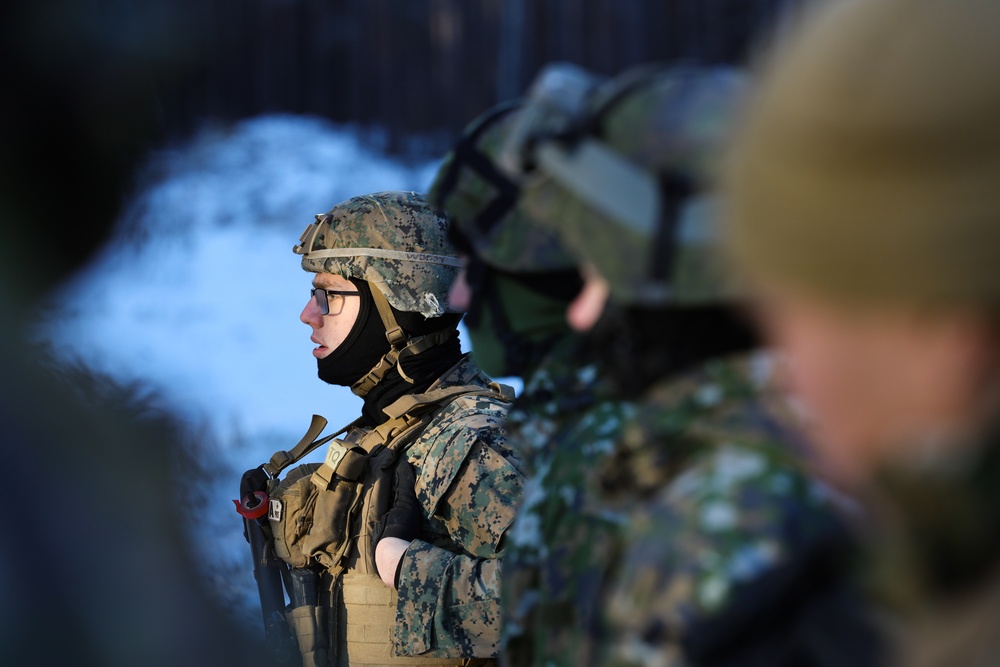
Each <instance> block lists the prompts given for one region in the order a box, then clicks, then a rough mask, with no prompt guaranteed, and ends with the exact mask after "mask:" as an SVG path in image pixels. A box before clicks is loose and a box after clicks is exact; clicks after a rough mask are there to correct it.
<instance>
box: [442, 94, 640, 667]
mask: <svg viewBox="0 0 1000 667" xmlns="http://www.w3.org/2000/svg"><path fill="white" fill-rule="evenodd" d="M522 113H523V112H522V110H521V109H520V108H519V107H515V106H513V105H502V106H501V107H499V108H497V109H495V110H493V111H492V112H490V113H487V114H486V115H484V116H483V117H482V118H480V119H479V120H477V121H475V122H473V123H472V124H471V125H470V126H469V128H468V129H467V130H466V134H465V136H464V137H463V138H462V140H461V141H460V142H459V144H458V145H457V146H456V147H455V149H454V150H453V151H452V153H451V154H450V155H449V158H448V159H447V160H446V162H445V165H444V167H443V168H442V169H441V171H440V172H439V174H438V177H437V179H436V181H435V184H434V187H433V188H432V192H431V198H432V200H434V201H435V203H437V204H438V205H439V206H440V207H441V208H443V210H445V211H446V212H447V214H448V216H449V218H450V221H451V233H452V236H453V237H455V238H456V239H457V244H458V245H459V247H460V248H462V249H463V251H464V253H465V256H466V273H465V275H464V276H463V277H462V278H461V279H460V281H459V283H458V284H457V285H456V287H455V288H454V289H453V290H452V297H453V298H456V297H457V299H456V300H457V301H458V302H460V303H463V304H464V303H468V304H469V308H470V317H469V318H467V320H466V321H467V324H468V326H469V330H470V334H471V336H472V341H473V354H474V355H476V356H477V358H479V357H484V362H485V363H487V364H488V365H489V367H490V368H491V370H493V371H494V372H496V373H500V374H504V375H510V374H518V375H521V376H523V378H524V381H525V384H524V390H523V392H522V393H521V395H520V396H519V397H518V399H517V401H516V402H515V404H514V406H513V407H512V408H511V410H510V413H509V415H508V419H507V424H506V429H507V434H508V435H507V437H508V443H510V445H511V446H512V447H516V448H517V449H518V451H520V452H523V454H524V470H525V474H526V477H527V481H526V486H525V497H524V503H523V505H522V506H521V508H520V510H519V512H518V518H517V520H516V522H515V524H514V527H513V528H512V529H511V530H510V531H509V532H508V536H507V552H506V556H505V558H504V578H503V629H502V632H503V639H502V642H503V648H502V651H501V658H502V661H503V663H504V664H506V665H532V664H538V665H541V664H551V665H567V666H569V665H583V664H586V661H587V658H588V655H590V654H592V652H593V651H592V649H593V648H594V644H593V641H594V638H595V634H594V631H595V620H596V618H597V611H598V610H597V607H596V602H597V601H596V600H595V599H594V598H593V597H592V596H591V588H590V586H589V582H590V581H591V580H592V579H593V578H594V577H595V575H598V576H599V574H600V572H601V571H602V570H603V569H604V567H605V561H606V554H603V553H601V552H600V548H601V545H611V544H614V543H615V539H616V538H615V535H616V534H617V531H618V530H619V528H620V522H619V521H618V519H617V518H616V517H614V516H610V515H608V513H606V512H605V511H604V508H602V507H601V506H600V505H599V504H597V503H595V502H594V500H595V498H594V497H593V496H592V495H590V489H591V488H592V484H591V483H590V476H591V471H592V470H593V468H594V466H595V465H596V464H597V463H599V462H600V461H601V460H602V459H603V458H604V457H606V456H607V455H608V454H609V452H610V447H609V444H610V443H611V442H612V441H613V440H614V438H615V436H616V434H617V429H618V426H619V425H620V424H621V423H622V422H623V421H624V416H625V414H626V412H627V409H628V408H627V406H626V405H625V404H624V403H623V402H621V401H618V400H612V399H611V396H610V392H609V391H608V388H607V387H606V386H605V385H604V384H602V383H600V382H598V381H597V380H598V377H597V372H596V368H595V366H594V365H593V364H592V363H589V362H588V361H587V360H588V359H589V357H590V355H589V352H588V351H587V350H586V349H585V347H584V345H583V344H582V340H581V339H580V337H579V336H577V335H575V334H574V333H573V332H572V331H571V330H570V328H569V326H568V325H567V323H566V310H567V308H568V307H569V304H570V302H571V301H572V299H573V298H574V297H575V296H576V294H577V293H578V292H579V289H580V285H581V279H580V275H579V270H578V267H577V262H576V260H574V259H573V258H572V257H570V256H569V255H568V254H567V253H566V251H565V250H564V249H563V247H562V245H561V242H559V240H558V239H557V237H556V235H555V234H554V233H553V232H552V231H549V230H547V229H546V228H544V227H542V226H540V225H539V224H538V223H537V222H536V221H535V220H534V219H533V218H531V217H529V216H527V215H525V214H524V213H523V212H522V211H520V210H519V209H518V207H517V205H516V203H517V196H518V185H517V184H516V183H515V182H514V181H513V180H511V178H510V177H508V176H507V175H505V174H504V173H502V172H501V171H500V170H499V168H498V167H497V164H496V161H497V158H498V155H499V153H500V151H501V149H502V147H503V145H504V142H505V140H506V138H507V136H508V134H509V132H510V129H511V127H512V126H513V125H514V124H515V123H517V122H519V120H520V118H521V114H522ZM581 544H584V545H589V546H588V547H587V548H585V549H579V548H577V547H578V546H579V545H581Z"/></svg>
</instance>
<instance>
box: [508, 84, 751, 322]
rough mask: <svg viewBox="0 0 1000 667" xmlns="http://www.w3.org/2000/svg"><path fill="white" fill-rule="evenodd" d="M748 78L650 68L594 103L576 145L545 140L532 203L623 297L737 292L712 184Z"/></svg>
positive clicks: (653, 300) (530, 191) (693, 301)
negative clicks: (725, 260) (723, 249)
mask: <svg viewBox="0 0 1000 667" xmlns="http://www.w3.org/2000/svg"><path fill="white" fill-rule="evenodd" d="M746 88H747V84H746V78H745V76H744V75H743V74H742V73H741V72H739V71H738V70H735V69H732V68H724V67H699V66H677V67H671V68H668V69H662V68H661V69H656V70H653V69H650V68H642V69H640V70H635V71H632V72H628V73H626V74H624V75H622V76H621V77H619V78H617V79H615V80H613V81H611V82H609V83H608V84H607V85H605V86H603V87H602V89H600V90H599V91H598V92H597V94H595V95H594V96H593V98H592V99H591V102H590V104H591V112H590V122H589V127H588V128H587V130H586V132H585V133H582V134H581V136H580V137H579V138H578V139H577V140H576V142H575V143H572V144H568V145H566V144H558V143H556V142H547V143H542V144H539V145H538V146H537V147H536V153H537V156H538V159H537V162H538V176H537V177H536V178H534V179H533V180H532V181H530V182H529V183H527V184H526V185H525V186H524V188H523V191H522V206H523V207H524V209H525V210H526V211H528V212H529V213H530V214H531V215H532V216H533V217H535V218H537V219H539V220H542V221H544V223H545V224H546V225H548V226H551V227H552V228H553V229H556V230H558V231H559V233H560V235H561V238H562V240H563V242H564V243H565V244H566V247H567V248H569V249H570V250H571V251H572V252H573V253H574V254H576V256H577V257H578V258H579V259H580V261H581V262H582V263H586V264H589V265H590V266H592V267H593V268H594V269H595V270H596V271H597V272H598V273H599V274H601V275H602V276H603V277H604V278H605V279H606V280H607V281H608V284H609V286H610V289H611V295H612V298H614V299H615V300H616V301H618V302H620V303H623V304H642V305H647V306H656V307H663V306H675V305H676V306H694V305H708V304H713V303H723V302H726V301H728V300H730V299H732V298H733V297H734V296H735V295H734V294H733V290H732V286H731V284H730V281H729V280H728V277H727V272H726V271H725V268H724V263H723V262H722V252H721V245H722V244H721V239H720V238H719V237H720V235H721V225H720V223H719V220H718V215H717V211H718V210H719V208H720V207H719V205H718V202H717V201H716V198H715V197H714V196H713V195H712V194H711V193H710V192H709V191H708V189H707V188H708V186H709V184H710V183H711V181H712V179H713V178H714V176H715V172H716V171H717V170H718V169H719V167H720V163H721V158H722V152H723V148H724V143H725V141H726V138H727V136H728V134H729V131H730V127H731V125H732V120H733V116H734V115H735V113H736V112H737V110H738V107H739V103H740V101H741V100H742V98H743V97H744V94H745V91H746Z"/></svg>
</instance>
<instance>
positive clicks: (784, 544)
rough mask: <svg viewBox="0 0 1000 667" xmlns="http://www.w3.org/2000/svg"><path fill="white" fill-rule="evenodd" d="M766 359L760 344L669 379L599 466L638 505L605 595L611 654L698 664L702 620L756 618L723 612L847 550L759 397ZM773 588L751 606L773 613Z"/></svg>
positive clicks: (818, 487)
mask: <svg viewBox="0 0 1000 667" xmlns="http://www.w3.org/2000/svg"><path fill="white" fill-rule="evenodd" d="M768 366H769V362H768V359H767V357H766V356H764V355H760V354H758V355H753V356H749V357H737V358H732V359H724V360H723V359H719V360H713V361H710V362H708V363H707V364H705V365H704V366H703V367H702V368H700V369H698V370H696V371H693V372H690V373H685V374H683V375H682V376H681V377H676V378H668V379H665V380H664V381H663V382H661V383H660V384H658V385H656V386H654V387H653V388H652V389H651V390H650V391H649V393H648V394H647V395H646V396H645V397H644V399H643V401H642V404H641V405H640V406H639V407H638V408H637V413H636V415H635V417H634V419H632V420H630V421H629V423H628V424H626V426H625V429H624V438H623V441H622V448H621V450H620V451H619V453H618V457H619V458H617V459H616V460H615V461H614V462H613V465H612V466H610V467H608V468H607V469H606V470H605V471H604V474H605V475H606V478H607V479H606V487H607V488H608V489H609V493H610V494H611V497H613V498H614V499H615V501H616V502H615V504H617V505H619V506H623V507H632V508H636V509H632V510H631V511H630V516H629V524H628V529H627V531H626V534H625V537H624V540H623V543H624V545H625V546H624V549H623V551H622V552H621V553H620V554H619V555H618V557H617V559H616V561H617V566H616V577H615V581H614V585H613V587H612V588H611V590H610V591H609V592H608V593H607V596H606V598H605V599H606V604H607V606H606V611H607V618H608V624H609V626H610V632H609V635H608V637H607V641H606V645H605V647H604V650H605V655H604V656H603V657H604V660H605V661H606V662H607V663H608V664H615V665H683V664H692V663H693V664H697V660H695V659H693V658H692V655H691V654H692V653H698V652H700V651H701V649H702V647H701V644H702V642H703V641H706V640H702V639H701V635H707V634H708V633H707V632H706V631H705V628H706V627H710V626H711V625H712V624H713V623H714V622H715V621H716V620H717V619H719V624H720V625H722V624H723V623H734V622H743V623H747V624H748V625H749V624H750V623H752V621H751V619H750V618H740V617H739V616H737V619H736V620H735V621H727V620H722V619H724V618H725V617H727V616H729V615H732V614H733V607H734V598H735V597H737V596H736V595H735V592H737V591H740V589H742V588H746V587H749V586H751V585H752V584H753V582H754V581H755V580H758V579H764V578H766V576H767V575H768V573H769V572H774V571H778V570H781V569H782V568H785V567H786V566H787V565H789V564H791V563H792V562H793V561H794V560H795V559H798V558H800V557H801V555H802V554H807V553H808V554H811V553H816V552H817V550H819V549H821V548H827V547H829V548H831V549H833V550H836V549H838V548H840V547H839V546H838V539H839V538H840V537H842V535H841V529H840V528H839V526H838V522H837V520H836V518H835V517H834V516H833V514H832V513H831V502H830V501H831V495H830V492H829V490H828V489H827V487H826V486H825V485H823V484H821V483H820V482H818V481H816V480H815V479H814V478H812V477H810V476H809V475H808V474H807V472H806V471H805V470H803V468H802V465H801V463H800V462H799V457H798V453H797V452H796V451H794V450H793V449H792V448H791V447H790V446H789V444H788V442H789V441H790V438H789V437H788V434H787V433H786V432H785V430H784V429H783V427H781V426H780V425H779V422H778V420H777V419H775V416H776V413H777V412H778V411H777V410H775V411H774V412H773V413H772V412H769V410H768V406H766V405H764V404H763V403H762V399H761V396H762V395H763V394H764V393H765V392H766V388H767V384H766V383H767V373H768ZM774 404H775V405H777V404H778V401H775V403H774ZM774 594H775V593H773V592H772V593H769V595H774ZM767 597H768V596H765V595H761V598H762V599H760V600H756V601H753V605H754V606H757V608H756V609H752V610H751V612H750V613H760V614H766V613H767V612H768V611H769V610H768V609H767V600H766V598H767ZM789 630H791V628H789ZM723 631H724V630H720V631H719V632H720V633H721V632H723ZM711 641H715V640H714V639H712V640H711ZM711 648H712V647H710V646H709V647H706V650H710V649H711Z"/></svg>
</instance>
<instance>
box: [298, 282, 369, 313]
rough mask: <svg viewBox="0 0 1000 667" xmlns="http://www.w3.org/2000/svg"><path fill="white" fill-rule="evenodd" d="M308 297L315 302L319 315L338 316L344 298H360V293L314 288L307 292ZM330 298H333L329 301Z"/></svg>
mask: <svg viewBox="0 0 1000 667" xmlns="http://www.w3.org/2000/svg"><path fill="white" fill-rule="evenodd" d="M309 295H310V296H311V297H312V298H313V299H315V300H316V305H317V306H318V307H319V312H320V314H321V315H340V311H342V310H343V309H344V302H345V301H347V299H345V298H344V297H346V296H351V295H356V296H361V292H357V291H354V292H350V291H344V290H336V289H323V288H322V287H314V288H312V289H311V290H309ZM330 297H333V298H332V299H331V298H330Z"/></svg>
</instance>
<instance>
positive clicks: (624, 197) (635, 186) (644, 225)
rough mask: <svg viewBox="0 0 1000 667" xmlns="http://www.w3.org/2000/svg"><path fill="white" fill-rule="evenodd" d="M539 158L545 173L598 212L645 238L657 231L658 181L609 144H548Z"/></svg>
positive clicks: (586, 140)
mask: <svg viewBox="0 0 1000 667" xmlns="http://www.w3.org/2000/svg"><path fill="white" fill-rule="evenodd" d="M537 156H538V162H539V165H541V167H542V169H543V170H544V171H545V173H547V174H548V175H549V176H551V177H552V178H553V179H555V180H556V181H557V182H559V183H560V184H561V185H563V186H564V187H565V188H566V189H567V190H569V191H571V192H573V193H574V194H575V195H576V196H577V197H579V198H580V199H582V200H583V201H585V202H587V203H588V204H590V205H591V206H593V207H594V208H595V209H597V210H598V211H600V212H602V213H604V214H605V215H608V216H610V217H612V218H614V219H615V220H618V221H620V222H622V223H624V224H626V225H628V226H629V227H632V228H633V229H636V230H637V231H639V232H641V233H643V234H652V233H653V232H654V230H655V229H656V223H657V221H658V219H659V211H660V193H659V188H658V184H657V182H656V179H655V178H653V176H652V175H650V173H649V172H647V171H646V170H644V169H640V168H639V167H637V166H636V165H635V164H634V163H632V162H631V161H629V160H626V159H625V158H623V157H621V156H620V155H619V154H617V153H615V152H614V151H612V150H611V149H609V148H608V147H607V146H606V145H605V144H603V143H601V142H599V141H594V140H589V139H585V140H582V141H580V142H579V143H577V144H575V145H573V146H571V147H566V146H564V145H563V144H561V143H560V142H556V141H548V142H545V143H543V144H540V145H539V146H538V149H537Z"/></svg>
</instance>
